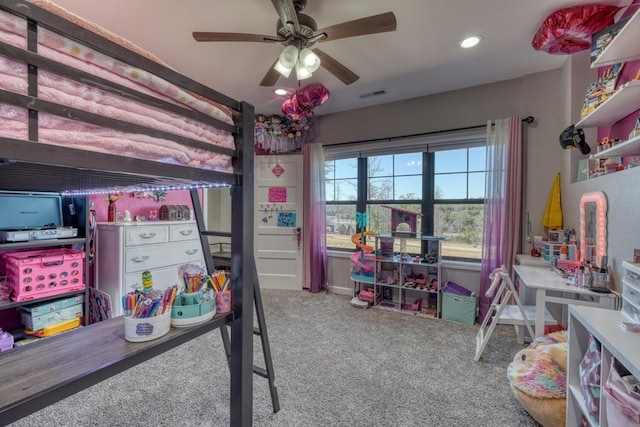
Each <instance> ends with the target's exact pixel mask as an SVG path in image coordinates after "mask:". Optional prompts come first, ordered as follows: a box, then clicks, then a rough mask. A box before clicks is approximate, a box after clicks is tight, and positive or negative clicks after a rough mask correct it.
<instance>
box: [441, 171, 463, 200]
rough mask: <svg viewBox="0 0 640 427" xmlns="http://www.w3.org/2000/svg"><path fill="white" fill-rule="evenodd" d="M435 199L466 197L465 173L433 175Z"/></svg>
mask: <svg viewBox="0 0 640 427" xmlns="http://www.w3.org/2000/svg"><path fill="white" fill-rule="evenodd" d="M435 185H436V190H435V193H436V199H438V200H444V199H466V198H467V174H466V173H451V174H446V175H436V176H435Z"/></svg>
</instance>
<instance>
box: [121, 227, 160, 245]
mask: <svg viewBox="0 0 640 427" xmlns="http://www.w3.org/2000/svg"><path fill="white" fill-rule="evenodd" d="M124 236H125V237H124V244H125V246H139V245H153V244H155V243H167V242H168V241H169V227H167V226H153V227H127V228H125V230H124Z"/></svg>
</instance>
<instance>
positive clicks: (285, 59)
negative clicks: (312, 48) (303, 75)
mask: <svg viewBox="0 0 640 427" xmlns="http://www.w3.org/2000/svg"><path fill="white" fill-rule="evenodd" d="M297 61H298V48H297V47H295V46H293V45H289V46H287V47H285V48H284V49H283V50H282V52H280V56H279V57H278V62H277V63H276V65H275V66H274V67H273V68H275V69H276V71H277V72H279V73H280V74H282V75H283V76H284V77H289V74H291V70H293V67H295V65H296V64H297Z"/></svg>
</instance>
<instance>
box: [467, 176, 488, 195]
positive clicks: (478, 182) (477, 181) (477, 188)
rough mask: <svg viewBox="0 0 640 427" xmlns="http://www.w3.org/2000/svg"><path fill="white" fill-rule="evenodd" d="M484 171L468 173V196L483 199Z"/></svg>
mask: <svg viewBox="0 0 640 427" xmlns="http://www.w3.org/2000/svg"><path fill="white" fill-rule="evenodd" d="M484 178H485V174H484V172H472V173H470V174H469V198H470V199H484V186H485V182H484Z"/></svg>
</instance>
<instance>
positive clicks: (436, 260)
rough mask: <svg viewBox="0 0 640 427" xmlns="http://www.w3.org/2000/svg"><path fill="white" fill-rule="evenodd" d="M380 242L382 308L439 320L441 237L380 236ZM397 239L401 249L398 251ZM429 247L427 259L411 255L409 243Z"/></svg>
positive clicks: (377, 274) (378, 268)
mask: <svg viewBox="0 0 640 427" xmlns="http://www.w3.org/2000/svg"><path fill="white" fill-rule="evenodd" d="M375 239H376V259H375V270H374V276H375V283H374V287H375V288H376V290H377V289H380V292H379V293H380V295H381V297H380V301H379V303H378V305H379V306H380V307H381V308H389V309H394V310H398V311H404V312H410V313H412V314H418V315H424V316H429V317H439V316H440V312H441V308H440V305H441V303H440V286H439V284H440V282H441V273H440V266H441V262H440V261H441V259H440V254H441V252H442V251H441V247H440V243H441V241H442V240H445V239H444V238H442V237H437V236H421V235H417V234H412V235H410V236H407V235H403V234H402V233H400V234H395V233H392V234H379V235H375ZM396 240H398V246H397V247H395V248H394V246H395V243H396ZM409 241H413V243H415V245H413V246H420V247H423V244H424V245H426V254H425V255H424V256H419V255H413V254H410V253H409V252H410V250H408V249H407V247H408V246H409V245H408V244H407V242H409Z"/></svg>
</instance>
